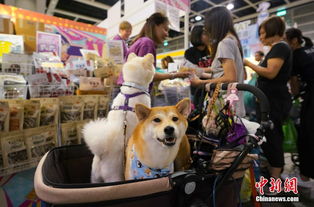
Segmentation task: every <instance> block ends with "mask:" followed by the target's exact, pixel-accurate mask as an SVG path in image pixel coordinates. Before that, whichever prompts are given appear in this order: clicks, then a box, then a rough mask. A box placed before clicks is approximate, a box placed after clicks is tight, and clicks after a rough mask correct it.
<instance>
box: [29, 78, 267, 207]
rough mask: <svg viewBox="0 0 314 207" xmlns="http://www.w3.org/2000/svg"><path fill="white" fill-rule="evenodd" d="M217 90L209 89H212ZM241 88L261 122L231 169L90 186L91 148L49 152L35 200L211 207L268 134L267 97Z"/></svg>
mask: <svg viewBox="0 0 314 207" xmlns="http://www.w3.org/2000/svg"><path fill="white" fill-rule="evenodd" d="M227 87H228V85H227V84H223V85H222V87H221V88H222V90H226V89H227ZM214 88H215V86H214V85H211V89H214ZM237 88H238V90H245V91H250V92H252V93H253V94H254V95H255V96H256V97H257V98H258V99H259V101H260V103H261V104H260V106H261V112H262V122H261V124H260V128H259V129H258V130H257V132H256V134H255V135H254V136H253V135H252V136H250V138H249V141H248V143H247V144H245V145H243V148H242V149H241V151H240V152H239V154H238V155H237V156H236V158H235V159H234V162H232V164H231V166H230V167H229V168H228V169H226V170H224V171H223V172H221V173H220V174H219V175H217V173H213V172H210V171H208V170H207V171H204V168H203V167H204V165H203V163H202V162H200V161H199V160H195V161H194V162H195V163H200V165H201V166H199V167H196V168H193V169H191V170H188V171H179V172H175V173H173V174H171V175H170V176H168V177H162V178H156V179H146V180H134V181H124V182H115V183H90V172H91V164H92V159H93V155H92V154H91V152H90V151H89V150H88V148H87V147H86V146H85V145H72V146H62V147H57V148H54V149H52V150H51V151H49V152H48V153H47V154H46V155H45V156H44V157H43V158H42V159H41V161H40V163H39V164H38V167H37V169H36V173H35V179H34V185H35V191H36V194H37V196H38V197H39V198H40V199H41V200H43V201H44V202H46V204H47V206H111V207H126V206H128V207H132V206H134V207H135V206H136V207H139V206H150V207H155V206H156V207H157V206H158V207H159V206H163V207H173V206H189V207H192V206H209V203H210V202H211V199H212V198H215V196H213V193H215V192H218V191H224V190H226V188H230V187H228V178H229V177H230V175H231V174H233V173H234V172H235V170H236V169H237V168H238V166H239V165H240V164H241V163H242V161H243V160H244V159H245V158H246V155H247V154H248V153H249V152H250V150H251V149H252V148H254V147H256V146H257V143H258V141H259V140H260V139H261V137H263V134H264V130H265V129H266V128H268V127H270V124H269V121H268V111H269V105H268V100H267V98H266V96H265V95H264V94H263V93H262V92H261V91H260V90H259V89H257V88H255V87H253V86H249V85H244V84H238V85H237ZM200 169H201V170H200ZM213 186H214V187H213ZM213 189H214V190H213ZM223 199H226V197H225V196H224V198H223Z"/></svg>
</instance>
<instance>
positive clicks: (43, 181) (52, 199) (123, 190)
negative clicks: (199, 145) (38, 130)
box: [34, 145, 171, 206]
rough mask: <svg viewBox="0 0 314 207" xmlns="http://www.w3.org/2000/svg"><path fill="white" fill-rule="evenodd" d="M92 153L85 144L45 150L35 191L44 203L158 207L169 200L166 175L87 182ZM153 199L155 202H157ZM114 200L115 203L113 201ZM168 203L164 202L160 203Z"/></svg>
mask: <svg viewBox="0 0 314 207" xmlns="http://www.w3.org/2000/svg"><path fill="white" fill-rule="evenodd" d="M92 160H93V155H92V154H91V152H90V151H89V150H88V148H87V147H86V146H85V145H72V146H63V147H57V148H54V149H53V150H51V151H50V152H48V153H47V154H46V155H45V156H44V157H43V158H42V159H41V161H40V163H39V164H38V167H37V169H36V172H35V180H34V185H35V190H36V194H37V195H38V197H39V198H40V199H42V200H44V201H45V202H47V203H51V204H56V205H60V206H66V204H74V203H75V206H80V205H81V206H86V205H88V206H93V204H94V205H97V206H116V204H117V203H119V205H118V206H133V205H132V202H133V203H134V206H139V203H142V204H140V205H142V206H148V205H149V206H160V203H163V200H164V201H165V202H164V203H170V198H171V193H167V194H166V193H165V192H169V191H170V190H171V185H170V181H169V178H168V177H164V178H158V179H150V180H142V181H126V182H116V183H95V184H91V183H90V172H91V164H92ZM156 199H157V203H159V204H158V205H156ZM115 201H116V202H115ZM162 206H167V205H162Z"/></svg>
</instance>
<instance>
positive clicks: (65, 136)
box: [61, 123, 79, 145]
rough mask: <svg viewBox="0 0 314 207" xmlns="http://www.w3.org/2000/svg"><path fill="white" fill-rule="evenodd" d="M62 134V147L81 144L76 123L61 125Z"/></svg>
mask: <svg viewBox="0 0 314 207" xmlns="http://www.w3.org/2000/svg"><path fill="white" fill-rule="evenodd" d="M61 134H62V136H61V144H62V145H72V144H79V134H78V132H77V129H76V123H65V124H61Z"/></svg>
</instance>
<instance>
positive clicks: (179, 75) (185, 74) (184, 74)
mask: <svg viewBox="0 0 314 207" xmlns="http://www.w3.org/2000/svg"><path fill="white" fill-rule="evenodd" d="M191 74H192V73H191V72H177V73H175V77H176V78H188V77H189V76H190V75H191Z"/></svg>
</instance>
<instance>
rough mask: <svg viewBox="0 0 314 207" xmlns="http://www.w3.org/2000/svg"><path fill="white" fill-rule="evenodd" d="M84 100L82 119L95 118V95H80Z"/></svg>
mask: <svg viewBox="0 0 314 207" xmlns="http://www.w3.org/2000/svg"><path fill="white" fill-rule="evenodd" d="M80 97H81V98H82V99H83V101H84V109H83V120H88V119H91V120H93V119H95V118H96V113H97V102H98V100H97V98H98V97H97V96H93V95H85V96H80Z"/></svg>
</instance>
